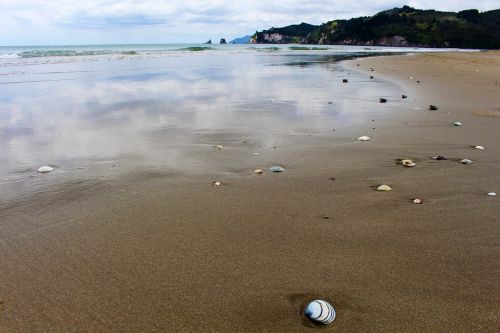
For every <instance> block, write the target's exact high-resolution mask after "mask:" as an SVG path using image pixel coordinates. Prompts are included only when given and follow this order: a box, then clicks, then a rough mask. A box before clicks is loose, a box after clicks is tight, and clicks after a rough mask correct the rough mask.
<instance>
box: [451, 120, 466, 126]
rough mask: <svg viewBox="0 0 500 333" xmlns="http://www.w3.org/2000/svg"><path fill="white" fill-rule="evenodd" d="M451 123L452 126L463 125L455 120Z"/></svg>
mask: <svg viewBox="0 0 500 333" xmlns="http://www.w3.org/2000/svg"><path fill="white" fill-rule="evenodd" d="M453 125H454V126H463V125H464V124H462V123H461V122H459V121H455V122H454V123H453Z"/></svg>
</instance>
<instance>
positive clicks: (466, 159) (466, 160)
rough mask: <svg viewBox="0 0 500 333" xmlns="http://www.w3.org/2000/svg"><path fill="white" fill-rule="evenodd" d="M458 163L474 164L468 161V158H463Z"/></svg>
mask: <svg viewBox="0 0 500 333" xmlns="http://www.w3.org/2000/svg"><path fill="white" fill-rule="evenodd" d="M460 163H462V164H472V163H474V162H472V161H471V160H469V159H468V158H464V159H463V160H461V161H460Z"/></svg>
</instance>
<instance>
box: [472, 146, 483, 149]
mask: <svg viewBox="0 0 500 333" xmlns="http://www.w3.org/2000/svg"><path fill="white" fill-rule="evenodd" d="M474 148H476V149H479V150H484V147H483V146H475V147H474Z"/></svg>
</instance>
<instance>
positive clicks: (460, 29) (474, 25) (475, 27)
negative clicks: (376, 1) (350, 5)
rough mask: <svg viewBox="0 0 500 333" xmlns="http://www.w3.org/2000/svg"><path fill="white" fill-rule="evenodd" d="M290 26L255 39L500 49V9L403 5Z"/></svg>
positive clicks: (263, 33)
mask: <svg viewBox="0 0 500 333" xmlns="http://www.w3.org/2000/svg"><path fill="white" fill-rule="evenodd" d="M291 27H297V26H290V27H284V28H273V29H270V30H266V31H263V32H257V33H256V34H255V35H254V36H253V38H254V41H256V42H257V43H266V42H269V41H267V40H265V38H264V37H265V34H269V33H280V34H282V35H283V38H282V42H283V43H286V42H297V43H302V44H340V45H366V46H372V45H380V46H415V47H458V48H481V49H498V48H500V9H498V10H492V11H488V12H483V13H480V12H478V11H477V10H475V9H470V10H464V11H461V12H458V13H454V12H439V11H435V10H419V9H414V8H411V7H408V6H404V7H402V8H394V9H391V10H386V11H383V12H380V13H378V14H376V15H374V16H369V17H358V18H353V19H350V20H334V21H330V22H327V23H324V24H322V25H321V26H311V25H307V26H304V28H305V29H298V30H296V29H293V28H291ZM280 42H281V41H280Z"/></svg>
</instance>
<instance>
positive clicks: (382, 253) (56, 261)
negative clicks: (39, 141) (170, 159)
mask: <svg viewBox="0 0 500 333" xmlns="http://www.w3.org/2000/svg"><path fill="white" fill-rule="evenodd" d="M358 63H359V64H360V66H356V64H358ZM344 64H345V66H348V67H350V68H352V69H353V70H356V71H361V73H362V75H366V76H367V77H368V76H369V75H373V76H374V77H375V78H374V80H392V81H394V82H396V83H397V84H398V85H399V86H400V87H401V91H402V93H404V94H406V95H408V99H407V100H405V101H404V103H402V102H401V101H400V100H399V99H398V100H397V101H396V100H395V99H394V98H393V99H389V101H388V103H387V104H388V106H389V107H390V106H391V104H394V103H398V108H395V110H394V113H393V114H388V115H387V114H386V115H384V117H383V118H381V117H379V115H378V114H377V115H374V120H375V121H374V122H372V124H370V127H368V126H360V127H359V128H357V130H359V133H357V134H356V135H354V133H355V130H356V128H354V129H353V130H352V134H353V135H352V136H350V137H347V136H345V137H344V136H342V135H340V137H339V138H336V137H335V136H334V134H332V135H331V136H327V135H315V133H309V134H311V136H309V135H306V134H305V135H301V136H294V138H293V141H294V143H295V144H293V145H286V144H285V145H281V146H277V147H276V148H274V147H272V146H265V147H263V148H262V149H261V150H259V151H260V155H256V156H250V154H251V152H252V151H255V149H257V148H258V144H257V143H255V141H253V140H252V138H250V139H249V140H248V141H247V139H246V138H245V137H240V136H239V135H235V134H231V133H221V134H219V135H213V136H211V137H210V140H209V141H210V143H214V144H215V143H218V144H223V145H224V146H225V148H224V149H223V150H217V149H213V150H211V151H209V152H206V151H205V150H202V148H199V150H196V149H193V151H192V154H201V156H203V158H204V159H206V161H207V163H210V162H212V161H214V160H217V161H218V163H220V165H223V166H225V168H224V169H221V171H220V172H215V171H210V172H207V173H196V174H185V173H182V172H179V171H176V170H170V169H167V170H165V169H162V168H151V169H148V170H146V171H135V172H132V173H128V174H124V175H122V176H120V177H117V178H113V179H109V180H108V181H102V180H100V179H93V178H89V179H85V180H73V181H71V180H69V181H68V182H66V183H65V184H63V185H61V184H54V185H53V186H52V187H48V188H45V189H44V191H43V192H40V193H34V194H33V195H30V196H23V197H21V198H18V199H12V200H9V201H6V202H3V203H2V206H1V207H0V217H1V219H0V220H1V222H0V232H1V236H2V239H1V241H0V267H1V270H0V279H1V281H2V283H1V284H0V302H1V304H0V330H2V331H5V332H17V331H19V332H32V331H38V332H63V331H82V332H83V331H95V332H102V331H107V332H112V331H117V332H119V331H121V332H124V331H129V332H132V331H133V332H137V331H148V332H149V331H170V332H175V331H179V332H200V331H204V332H206V331H212V332H221V331H223V332H238V331H256V332H263V331H268V332H304V331H312V330H314V329H316V327H314V326H312V325H311V324H310V323H309V322H308V321H307V320H305V319H304V318H302V317H301V311H302V309H303V306H304V305H305V304H306V302H307V301H308V300H312V299H314V298H316V297H318V298H322V299H325V300H328V301H330V302H331V303H332V304H333V305H334V307H335V308H336V310H337V319H336V320H335V322H334V323H333V324H332V325H331V326H329V327H327V328H319V329H322V330H323V331H331V332H443V331H444V332H493V331H495V330H496V329H497V328H498V294H499V289H498V284H497V283H496V281H497V279H498V276H499V273H500V269H499V268H500V267H499V264H498V240H499V236H500V235H499V225H498V222H499V215H500V214H499V213H500V204H499V202H498V199H497V198H496V197H488V196H487V195H486V193H487V192H491V191H495V192H499V191H500V190H499V188H500V147H498V142H499V134H498V133H499V132H498V128H500V126H499V125H500V94H499V93H500V86H499V82H497V81H498V80H499V78H500V53H498V52H482V53H460V54H457V53H452V54H422V55H409V56H391V57H376V58H365V59H358V60H352V61H348V62H346V63H344ZM370 68H373V69H374V72H370V71H369V69H370ZM410 76H412V77H413V80H410V79H409V77H410ZM417 80H418V81H420V83H417V82H416V81H417ZM348 84H349V85H355V84H356V82H355V81H352V80H350V82H349V83H348ZM381 97H383V96H381ZM377 104H378V103H377ZM429 104H434V105H437V106H438V108H439V110H437V111H428V110H427V107H428V106H429ZM374 107H375V104H374ZM377 107H378V105H377ZM398 109H401V114H400V113H398V111H397V110H398ZM454 121H461V122H463V124H464V126H462V127H454V126H453V125H452V122H454ZM372 128H375V129H372ZM361 135H369V136H370V137H371V138H372V140H371V141H370V142H358V141H356V140H355V139H356V137H358V136H361ZM474 145H482V146H485V147H486V149H485V150H484V151H479V150H475V149H473V148H471V147H470V146H474ZM438 154H442V155H446V156H448V158H449V160H447V161H434V160H432V159H430V158H429V156H432V155H438ZM402 158H410V159H412V160H414V161H416V163H417V166H416V167H415V168H403V167H402V166H400V165H397V163H396V160H397V159H402ZM462 158H470V159H471V160H473V161H474V162H475V163H474V164H472V165H462V164H460V163H458V162H457V160H459V159H462ZM274 164H279V165H283V166H285V167H286V168H287V171H286V172H285V173H282V174H271V173H270V172H269V171H267V168H268V167H269V166H271V165H274ZM258 167H262V168H266V172H265V173H264V174H263V175H255V174H254V173H253V172H252V170H253V169H255V168H258ZM211 170H213V169H211ZM332 177H334V178H335V180H332V179H331V178H332ZM214 180H220V181H221V182H222V186H220V187H213V186H212V182H213V181H214ZM380 184H389V185H390V186H391V187H392V188H393V190H392V191H391V192H387V193H380V192H377V191H375V190H373V186H376V185H380ZM416 197H419V198H422V199H423V200H424V204H423V205H414V204H412V203H411V202H410V200H411V199H412V198H416ZM325 215H326V216H328V217H329V218H328V219H325V218H322V216H325Z"/></svg>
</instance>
